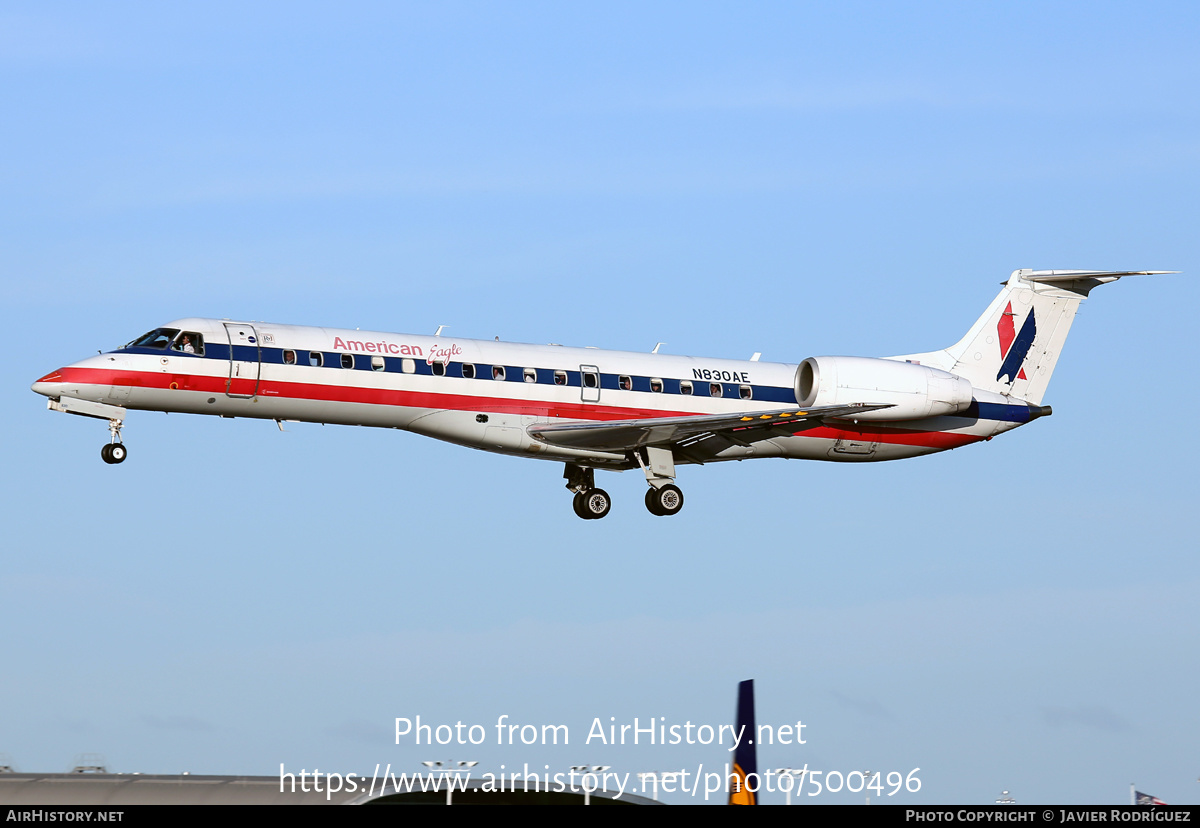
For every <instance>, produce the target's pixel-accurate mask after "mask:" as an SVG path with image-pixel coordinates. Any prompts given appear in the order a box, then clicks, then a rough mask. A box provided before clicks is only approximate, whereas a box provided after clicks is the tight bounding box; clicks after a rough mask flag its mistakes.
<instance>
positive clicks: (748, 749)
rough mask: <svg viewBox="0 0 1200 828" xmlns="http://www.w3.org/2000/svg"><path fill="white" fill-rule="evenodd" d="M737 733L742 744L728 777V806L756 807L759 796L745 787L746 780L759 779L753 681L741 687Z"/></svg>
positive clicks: (739, 689) (738, 748) (739, 690)
mask: <svg viewBox="0 0 1200 828" xmlns="http://www.w3.org/2000/svg"><path fill="white" fill-rule="evenodd" d="M734 733H735V734H737V737H738V739H739V741H738V743H737V750H735V751H734V753H733V771H732V772H731V773H730V774H729V804H730V805H757V804H758V795H757V794H756V793H754V791H752V790H750V788H749V787H748V786H747V785H746V779H747V777H749V776H753V777H755V779H756V780H757V778H758V755H757V754H758V751H757V749H756V748H755V747H754V740H755V739H756V738H757V737H758V732H757V731H756V730H755V728H754V679H747V680H746V681H743V682H739V683H738V701H737V725H736V729H735V730H734ZM757 787H758V786H757V785H756V786H755V788H756V789H757Z"/></svg>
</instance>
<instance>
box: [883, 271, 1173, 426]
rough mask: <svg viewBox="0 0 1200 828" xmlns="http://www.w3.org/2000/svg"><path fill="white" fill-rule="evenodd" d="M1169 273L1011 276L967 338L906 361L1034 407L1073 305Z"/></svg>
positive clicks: (1027, 273) (1046, 382)
mask: <svg viewBox="0 0 1200 828" xmlns="http://www.w3.org/2000/svg"><path fill="white" fill-rule="evenodd" d="M1176 272H1178V271H1173V270H1114V271H1106V270H1014V271H1013V273H1012V276H1010V277H1009V279H1008V281H1007V282H1005V283H1004V287H1003V289H1001V291H1000V295H999V296H997V297H996V298H995V300H993V302H992V304H991V305H989V306H988V309H987V310H986V311H984V312H983V316H981V317H979V319H978V320H977V321H976V322H975V324H974V325H972V326H971V330H969V331H967V335H966V336H964V337H963V338H962V339H961V340H959V341H958V342H957V343H956V344H955V345H952V346H951V347H949V348H947V349H945V350H944V351H934V352H932V353H928V354H912V355H909V356H904V357H895V359H909V360H913V361H916V362H921V363H922V364H925V365H930V366H933V367H936V368H941V369H942V370H944V371H949V372H950V373H952V374H957V375H958V376H960V377H964V378H966V379H968V380H970V382H971V385H973V386H974V387H976V388H979V389H981V390H984V391H994V392H996V393H998V394H1005V395H1007V396H1012V397H1016V398H1017V399H1020V400H1025V401H1026V402H1030V403H1033V404H1034V405H1040V404H1041V402H1042V397H1043V396H1044V395H1045V393H1046V386H1047V385H1049V384H1050V375H1051V374H1052V373H1053V372H1054V366H1055V365H1056V364H1057V363H1058V356H1059V354H1060V353H1061V352H1062V347H1063V344H1064V343H1065V342H1066V340H1067V334H1068V333H1069V332H1070V330H1071V323H1072V322H1073V321H1074V320H1075V312H1076V311H1078V310H1079V303H1080V302H1082V301H1083V300H1084V299H1086V298H1087V295H1088V293H1089V292H1090V291H1091V290H1092V288H1094V287H1097V286H1098V285H1102V284H1105V283H1106V282H1115V281H1116V280H1117V279H1120V278H1121V277H1122V276H1144V275H1150V274H1153V273H1176Z"/></svg>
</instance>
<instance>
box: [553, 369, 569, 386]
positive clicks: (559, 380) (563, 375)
mask: <svg viewBox="0 0 1200 828" xmlns="http://www.w3.org/2000/svg"><path fill="white" fill-rule="evenodd" d="M554 384H555V385H566V384H567V372H566V371H555V372H554Z"/></svg>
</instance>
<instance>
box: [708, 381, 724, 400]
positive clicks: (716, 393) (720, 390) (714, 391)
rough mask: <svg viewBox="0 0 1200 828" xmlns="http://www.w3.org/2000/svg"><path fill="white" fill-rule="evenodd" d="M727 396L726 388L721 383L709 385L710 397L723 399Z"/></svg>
mask: <svg viewBox="0 0 1200 828" xmlns="http://www.w3.org/2000/svg"><path fill="white" fill-rule="evenodd" d="M724 394H725V388H724V386H722V385H721V383H719V382H710V383H709V384H708V396H710V397H721V396H724Z"/></svg>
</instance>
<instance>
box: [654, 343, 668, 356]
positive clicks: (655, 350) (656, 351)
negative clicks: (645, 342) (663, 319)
mask: <svg viewBox="0 0 1200 828" xmlns="http://www.w3.org/2000/svg"><path fill="white" fill-rule="evenodd" d="M666 344H667V343H665V342H660V343H658V344H657V345H655V346H654V350H653V351H651V352H650V353H652V354H657V353H658V349H659V348H661V347H662V346H664V345H666Z"/></svg>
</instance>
